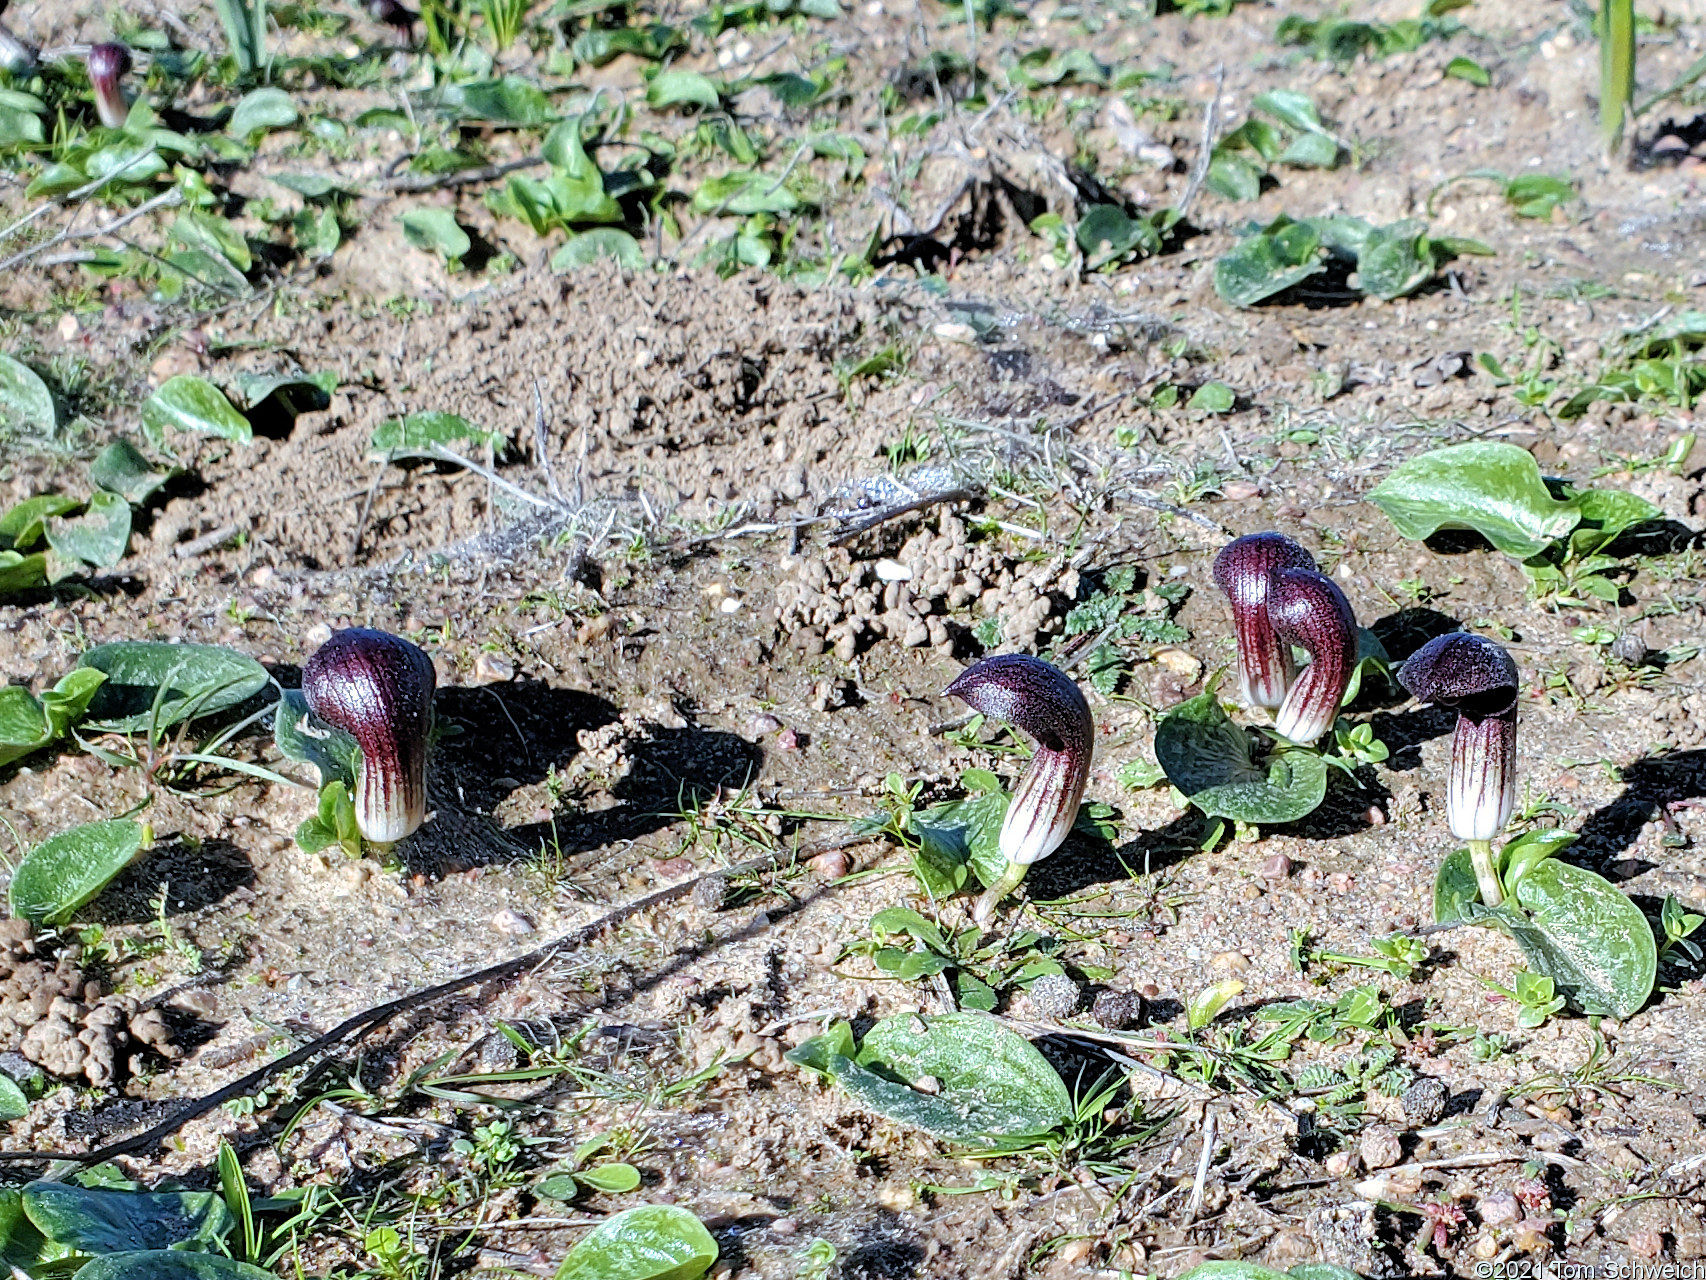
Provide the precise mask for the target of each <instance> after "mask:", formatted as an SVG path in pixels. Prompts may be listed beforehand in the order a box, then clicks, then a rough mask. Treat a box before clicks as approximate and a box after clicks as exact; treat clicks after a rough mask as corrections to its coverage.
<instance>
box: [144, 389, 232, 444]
mask: <svg viewBox="0 0 1706 1280" xmlns="http://www.w3.org/2000/svg"><path fill="white" fill-rule="evenodd" d="M168 427H171V428H173V429H175V430H178V431H198V432H201V433H203V434H205V435H212V436H219V437H220V438H221V439H224V440H235V441H236V442H237V443H238V444H248V443H249V442H250V441H251V440H253V439H254V438H255V433H254V431H253V429H252V428H251V427H250V426H249V420H248V419H247V418H245V417H244V416H243V415H242V414H240V413H238V412H237V410H235V409H233V408H232V407H231V402H230V401H229V400H227V399H226V398H225V393H224V392H223V391H221V390H220V389H219V388H218V387H216V386H214V385H213V384H212V383H211V382H209V381H208V380H207V379H206V378H198V377H196V376H195V375H194V374H190V373H180V374H179V375H178V376H177V377H175V378H168V379H166V381H165V383H164V384H163V385H162V386H161V387H160V389H159V390H158V391H156V392H155V393H154V394H153V395H151V396H149V397H148V399H146V400H144V401H143V402H142V429H143V430H144V431H145V432H146V433H147V435H148V438H149V440H150V441H151V442H152V443H154V444H155V445H156V446H158V445H160V444H163V443H164V441H165V438H166V428H168Z"/></svg>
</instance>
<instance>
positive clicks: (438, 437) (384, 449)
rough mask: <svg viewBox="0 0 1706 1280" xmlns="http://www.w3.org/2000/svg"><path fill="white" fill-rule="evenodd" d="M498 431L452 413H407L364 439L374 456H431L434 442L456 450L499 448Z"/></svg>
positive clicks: (391, 457)
mask: <svg viewBox="0 0 1706 1280" xmlns="http://www.w3.org/2000/svg"><path fill="white" fill-rule="evenodd" d="M504 443H505V441H504V435H503V432H501V431H484V430H481V429H480V428H479V427H476V426H475V425H474V424H473V423H471V422H469V421H468V420H467V419H466V418H462V417H459V416H457V415H456V414H454V413H436V412H429V413H411V414H410V415H409V416H408V417H406V418H390V419H387V420H386V421H384V422H381V423H380V424H379V425H378V426H377V427H375V428H374V429H373V434H372V435H371V436H369V437H368V440H367V452H368V454H369V455H370V456H372V457H376V458H390V459H392V460H393V461H395V460H397V459H400V458H432V457H436V456H437V455H436V454H435V453H434V452H433V446H434V445H443V446H444V447H445V448H447V449H452V450H456V451H458V452H460V451H461V450H464V449H467V448H469V447H470V446H472V447H474V448H485V447H488V446H489V447H490V448H492V449H495V450H497V451H498V452H500V453H501V452H502V451H503V447H504Z"/></svg>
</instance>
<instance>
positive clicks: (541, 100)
mask: <svg viewBox="0 0 1706 1280" xmlns="http://www.w3.org/2000/svg"><path fill="white" fill-rule="evenodd" d="M445 105H446V106H449V107H452V108H455V109H457V112H458V114H459V115H460V116H461V118H462V119H464V120H488V121H490V122H491V123H493V124H508V125H520V126H523V127H526V128H536V127H537V126H539V125H542V124H545V123H546V122H547V121H548V120H550V118H551V100H550V99H549V98H547V97H546V96H545V91H544V90H543V89H541V88H540V87H539V86H538V85H536V84H534V83H533V82H532V81H531V80H528V79H525V78H523V77H521V76H505V77H503V79H501V80H476V81H472V82H470V83H468V84H464V85H460V86H457V87H456V88H454V89H453V90H451V91H450V92H448V93H447V94H446V95H445Z"/></svg>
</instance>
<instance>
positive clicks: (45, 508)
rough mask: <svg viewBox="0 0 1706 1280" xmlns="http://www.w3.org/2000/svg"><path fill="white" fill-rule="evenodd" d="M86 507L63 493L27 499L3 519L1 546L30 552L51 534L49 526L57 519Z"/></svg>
mask: <svg viewBox="0 0 1706 1280" xmlns="http://www.w3.org/2000/svg"><path fill="white" fill-rule="evenodd" d="M82 505H83V503H82V501H81V500H80V499H78V498H72V497H68V496H67V495H65V494H63V493H43V494H38V495H37V496H36V497H34V498H25V499H24V500H23V501H22V502H20V503H18V505H17V506H15V507H11V508H8V510H7V511H6V514H5V515H3V516H0V543H5V544H6V545H7V546H8V547H10V548H11V549H12V550H14V551H28V550H29V549H30V548H31V547H33V546H35V544H36V543H38V542H40V541H41V540H42V537H43V536H44V535H45V534H46V533H47V522H48V521H49V520H50V519H52V518H53V517H54V516H62V515H65V514H66V513H67V512H71V511H75V510H77V508H78V507H80V506H82Z"/></svg>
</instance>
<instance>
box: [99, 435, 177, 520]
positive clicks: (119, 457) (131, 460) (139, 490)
mask: <svg viewBox="0 0 1706 1280" xmlns="http://www.w3.org/2000/svg"><path fill="white" fill-rule="evenodd" d="M171 478H172V476H171V473H170V472H166V471H156V470H154V468H153V467H152V466H151V465H149V462H148V459H147V458H145V457H143V456H142V454H141V452H140V451H139V450H138V449H137V448H136V446H135V445H133V444H131V443H130V442H129V441H127V440H115V441H113V442H112V443H111V444H109V445H108V446H107V447H106V448H105V449H102V450H101V451H100V453H98V454H96V455H95V460H94V461H93V462H91V463H90V464H89V479H90V480H91V481H93V482H94V483H95V484H96V485H97V486H99V487H100V488H102V489H105V490H106V491H107V492H108V493H116V494H118V496H119V497H121V498H123V499H124V500H125V501H126V502H128V503H130V504H131V505H132V506H141V505H142V504H143V503H144V502H147V501H148V499H149V498H151V497H153V496H154V493H155V491H156V490H157V489H159V488H160V486H161V485H163V484H165V483H166V481H168V480H170V479H171Z"/></svg>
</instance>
